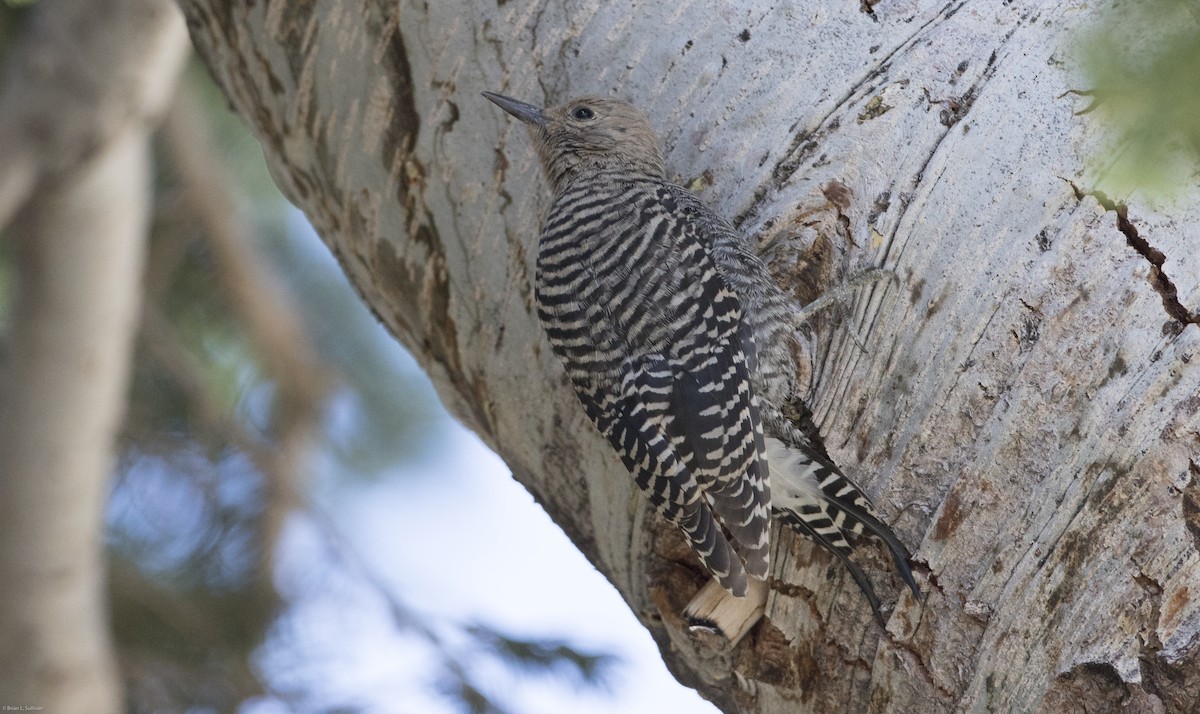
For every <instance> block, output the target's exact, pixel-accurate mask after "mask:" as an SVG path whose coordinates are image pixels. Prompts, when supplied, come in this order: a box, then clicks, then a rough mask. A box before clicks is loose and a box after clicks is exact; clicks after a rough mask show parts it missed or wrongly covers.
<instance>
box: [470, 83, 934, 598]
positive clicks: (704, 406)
mask: <svg viewBox="0 0 1200 714" xmlns="http://www.w3.org/2000/svg"><path fill="white" fill-rule="evenodd" d="M484 96H486V97H487V98H488V99H490V100H491V101H492V102H494V103H495V104H497V105H499V106H500V107H501V108H502V109H504V110H505V111H506V112H508V113H509V114H511V115H513V116H514V117H516V118H518V119H520V120H521V121H522V122H524V123H525V124H526V125H527V126H528V128H529V132H530V135H531V136H532V138H533V141H534V144H535V146H536V147H537V152H538V156H539V158H540V159H541V164H542V168H543V169H544V171H545V174H546V177H547V179H548V180H549V182H550V185H551V188H552V190H553V191H554V200H553V203H552V205H551V207H550V212H549V215H548V216H547V218H546V223H545V227H544V228H543V231H542V235H541V239H540V241H539V245H538V257H537V278H536V301H537V308H538V316H539V318H540V319H541V322H542V326H543V327H544V328H545V330H546V334H547V336H548V337H549V340H550V345H551V347H552V349H553V351H554V353H555V354H556V355H557V356H558V358H559V359H560V360H561V361H562V363H563V365H564V367H565V368H566V371H567V375H568V376H569V377H570V380H571V383H572V385H573V386H574V389H575V393H576V395H578V397H579V400H580V401H581V402H582V403H583V406H584V409H585V410H586V412H587V415H588V417H589V418H590V419H591V421H592V423H594V424H595V425H596V428H597V429H599V431H600V432H601V433H602V434H603V435H604V436H605V437H606V438H607V439H608V441H609V443H610V444H611V445H612V446H613V448H614V449H615V450H616V452H617V453H618V454H619V455H620V457H621V459H622V461H623V462H624V464H625V466H626V467H627V468H628V469H629V472H630V474H631V475H632V476H633V478H634V481H635V482H636V483H637V485H638V487H639V488H640V489H641V490H642V492H643V493H644V494H645V495H646V496H647V497H648V498H649V499H650V502H651V503H652V504H653V505H654V507H655V508H656V509H657V511H658V513H659V514H661V515H662V516H663V517H664V518H666V519H667V520H668V521H670V522H671V523H672V524H674V525H675V526H676V527H677V528H678V529H679V530H680V531H681V532H682V533H683V534H684V536H685V537H686V538H687V539H688V541H689V542H690V543H691V546H692V548H693V549H694V550H695V552H696V554H697V555H698V556H699V558H700V562H701V563H702V564H703V565H704V567H705V568H706V569H707V570H708V572H709V573H711V574H712V576H713V577H714V578H715V579H716V581H717V582H718V583H719V584H720V585H721V586H722V587H723V588H725V589H726V590H727V591H728V592H730V593H731V594H733V595H735V596H739V597H740V596H743V595H744V594H745V593H746V591H747V577H750V578H755V579H757V580H765V579H766V577H767V573H768V566H769V560H768V554H769V548H770V543H769V533H770V530H769V525H770V517H771V513H772V512H773V513H774V514H775V516H776V517H777V518H779V519H780V520H781V521H782V522H784V523H786V524H787V525H788V526H790V527H792V528H794V529H795V530H797V531H798V532H800V533H801V534H803V535H805V536H806V537H808V538H810V539H812V540H813V541H814V542H816V543H817V544H818V545H820V546H821V547H822V548H824V549H826V550H828V551H829V552H830V553H832V554H833V555H834V556H835V557H837V558H838V560H840V561H841V562H842V563H843V564H845V566H846V567H847V568H848V569H849V571H850V573H851V575H852V576H853V578H854V580H855V582H856V583H857V584H858V586H859V587H860V588H861V589H862V591H863V593H864V594H865V596H866V598H867V600H868V601H869V603H870V605H871V608H872V610H873V611H874V613H875V615H876V618H877V619H880V618H881V615H880V601H879V598H878V597H877V596H876V594H875V590H874V588H873V587H872V585H871V582H870V581H869V580H868V579H867V577H866V575H865V574H864V573H863V571H862V569H861V568H860V567H859V566H858V565H857V564H856V563H854V561H853V560H851V559H850V557H849V556H850V555H851V554H852V552H853V545H852V541H851V540H848V538H849V537H851V536H855V535H861V534H864V533H865V534H870V535H873V536H876V537H878V538H880V539H882V540H883V541H884V543H885V544H886V545H887V547H888V549H889V550H890V552H891V554H892V557H893V559H894V561H895V564H896V568H897V570H898V571H899V573H900V575H901V577H902V578H903V579H904V581H905V583H907V584H908V586H909V587H910V588H911V589H912V590H913V593H914V594H917V595H918V596H919V590H918V588H917V585H916V582H915V581H914V580H913V576H912V571H911V569H910V567H909V552H908V550H907V549H906V548H905V546H904V544H903V543H901V542H900V540H899V539H898V538H897V537H896V536H895V534H894V533H893V532H892V530H891V528H890V527H889V526H888V525H887V524H885V523H884V522H883V521H882V520H881V519H880V517H879V516H878V514H877V513H876V512H875V509H874V507H873V506H872V505H871V502H870V500H869V499H868V498H867V496H866V494H864V493H863V491H862V489H860V488H859V487H858V486H857V485H856V484H855V483H854V482H853V481H851V480H850V479H849V478H848V477H846V476H845V475H844V474H843V473H842V472H841V470H840V469H838V467H837V466H836V465H835V464H834V463H833V462H832V461H831V460H830V459H828V458H827V457H826V456H825V455H824V450H823V449H821V448H819V446H818V445H816V444H814V443H812V442H811V440H810V439H809V437H808V436H806V435H805V433H804V432H803V431H801V430H800V429H799V428H797V426H796V425H795V424H793V423H792V422H791V421H789V420H788V419H787V418H786V417H785V416H784V414H783V412H782V409H781V407H782V405H783V404H785V403H786V402H787V400H789V399H791V398H793V397H794V392H795V387H794V384H793V375H794V373H795V364H794V358H793V356H792V350H791V340H792V339H794V335H795V330H796V328H797V326H798V324H797V320H798V315H799V314H800V312H799V309H798V306H796V305H794V304H793V303H792V301H791V300H790V299H789V298H788V297H787V296H786V295H785V294H784V293H783V291H782V290H780V289H779V286H778V285H777V284H776V283H775V281H774V279H773V278H772V277H771V275H770V273H769V272H768V270H767V267H766V265H765V264H764V263H763V262H762V260H760V259H759V258H758V256H757V255H756V254H755V253H754V252H753V251H752V250H751V249H750V247H749V246H748V245H747V243H746V241H745V240H743V238H742V237H741V236H740V235H739V234H738V233H737V231H736V230H735V229H734V228H733V227H732V226H731V225H730V224H729V222H728V221H726V220H725V219H723V218H722V217H720V216H719V215H717V214H716V213H714V212H713V211H712V210H711V209H710V208H708V206H706V205H705V204H704V203H703V202H702V201H701V200H700V199H699V198H698V197H697V196H696V195H695V194H693V193H692V192H691V191H688V190H687V189H685V188H683V187H682V186H678V185H676V184H674V183H672V182H670V181H668V180H667V178H666V172H665V168H664V163H665V162H664V159H663V155H662V151H661V150H660V149H659V144H658V139H657V137H656V135H655V133H654V130H653V129H652V127H651V125H650V122H649V120H648V119H647V118H646V117H645V115H643V114H642V113H641V112H640V111H638V110H637V109H636V108H634V107H633V106H632V105H630V104H628V103H626V102H623V101H619V100H614V99H607V98H602V97H581V98H578V99H573V100H571V101H569V102H567V103H565V104H562V105H559V106H555V107H550V108H545V109H543V108H541V107H537V106H534V105H531V104H526V103H524V102H520V101H517V100H514V99H510V98H508V97H504V96H501V95H498V94H493V93H491V92H484ZM881 621H882V620H881Z"/></svg>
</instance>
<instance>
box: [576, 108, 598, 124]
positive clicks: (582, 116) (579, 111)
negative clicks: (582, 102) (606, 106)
mask: <svg viewBox="0 0 1200 714" xmlns="http://www.w3.org/2000/svg"><path fill="white" fill-rule="evenodd" d="M571 116H573V117H575V118H576V119H579V120H582V121H586V120H588V119H593V118H595V116H596V114H595V112H593V111H592V110H591V109H588V108H587V107H575V110H574V111H572V112H571Z"/></svg>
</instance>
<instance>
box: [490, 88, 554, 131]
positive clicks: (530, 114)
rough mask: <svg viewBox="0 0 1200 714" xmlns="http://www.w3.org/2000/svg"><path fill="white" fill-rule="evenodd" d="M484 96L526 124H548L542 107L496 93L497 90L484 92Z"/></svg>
mask: <svg viewBox="0 0 1200 714" xmlns="http://www.w3.org/2000/svg"><path fill="white" fill-rule="evenodd" d="M483 96H485V97H487V98H488V99H489V100H491V102H492V103H493V104H495V105H496V106H498V107H500V108H501V109H503V110H504V111H506V112H508V113H509V114H512V115H513V116H515V117H516V118H518V119H520V120H521V121H523V122H525V123H526V124H532V125H533V126H536V127H538V128H544V127H545V126H546V113H545V112H544V111H542V108H541V107H535V106H533V105H532V104H526V103H525V102H518V101H517V100H515V99H511V98H509V97H506V96H504V95H503V94H496V93H495V92H483Z"/></svg>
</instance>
